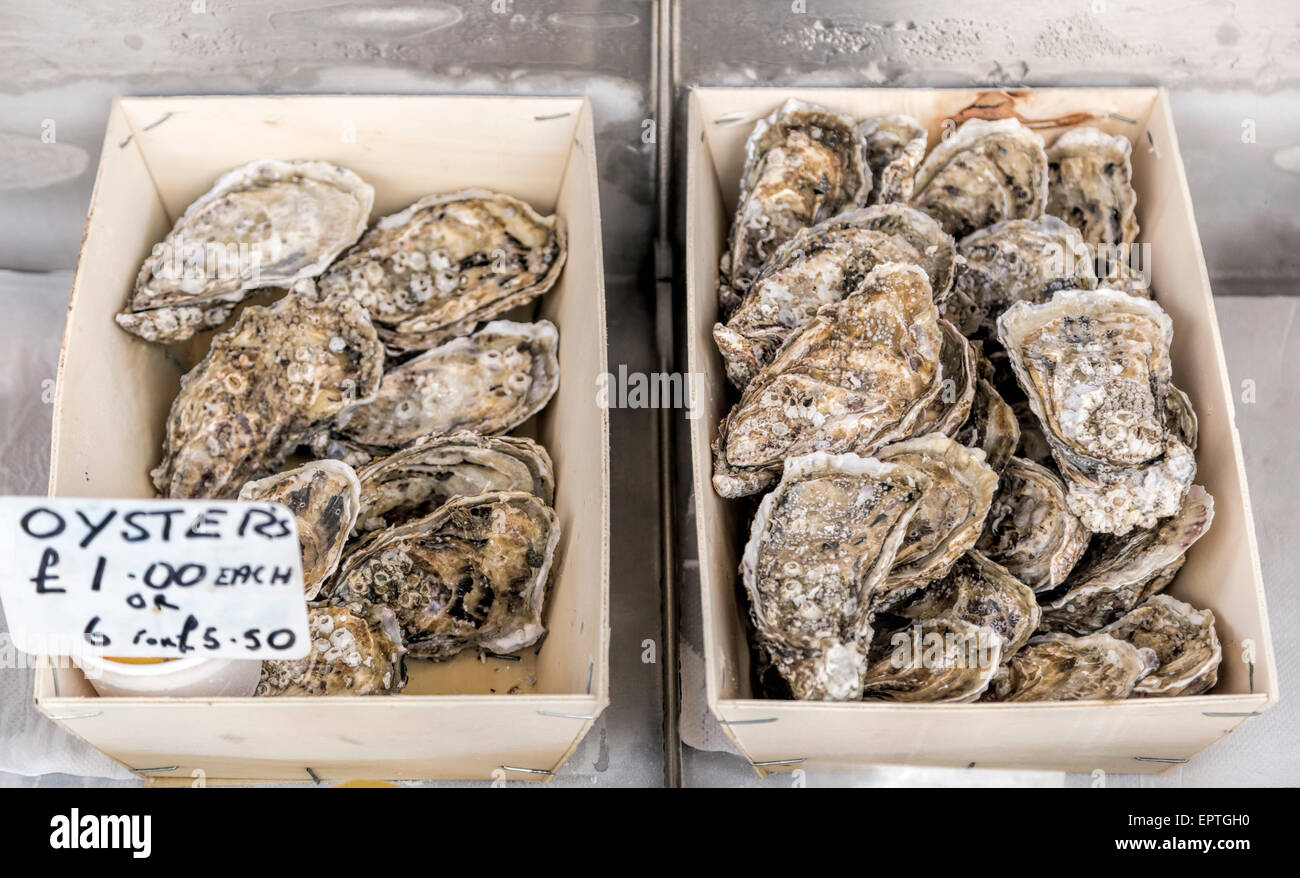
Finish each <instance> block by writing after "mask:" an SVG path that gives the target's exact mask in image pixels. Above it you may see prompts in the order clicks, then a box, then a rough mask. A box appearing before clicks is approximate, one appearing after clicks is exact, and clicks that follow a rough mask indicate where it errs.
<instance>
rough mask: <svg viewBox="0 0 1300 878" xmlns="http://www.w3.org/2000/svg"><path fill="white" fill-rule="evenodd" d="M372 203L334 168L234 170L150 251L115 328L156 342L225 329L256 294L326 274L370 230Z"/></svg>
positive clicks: (268, 165) (370, 195) (292, 165)
mask: <svg viewBox="0 0 1300 878" xmlns="http://www.w3.org/2000/svg"><path fill="white" fill-rule="evenodd" d="M374 200H375V190H374V189H373V188H372V187H371V186H370V185H369V184H368V183H366V182H364V181H363V180H362V179H361V178H360V177H358V176H357V175H356V174H354V173H353V172H352V171H349V170H347V169H346V168H340V167H338V166H337V165H332V164H329V163H328V162H317V161H258V162H252V163H250V164H247V165H244V166H243V167H240V168H235V169H234V170H232V171H228V172H227V173H225V174H223V175H222V176H221V177H220V178H218V180H217V182H216V183H215V184H214V185H213V187H212V188H211V189H209V190H208V191H207V192H206V193H204V194H203V195H202V196H200V197H199V199H198V200H197V201H195V202H194V203H193V204H191V205H190V206H189V207H188V208H186V209H185V213H184V214H182V215H181V217H180V219H178V220H177V221H176V224H175V225H174V226H173V227H172V230H171V231H170V232H169V233H168V234H167V237H166V238H164V239H163V241H162V242H161V243H160V244H158V245H156V246H155V247H154V248H153V252H152V254H151V255H150V256H149V258H148V259H146V260H145V261H144V264H143V265H141V266H140V272H139V274H138V276H137V277H136V281H135V288H134V289H133V291H132V293H131V297H130V299H129V301H128V302H127V304H126V308H125V309H124V310H123V311H122V313H121V314H119V315H117V323H118V325H119V326H121V327H122V328H123V329H125V330H126V331H127V332H130V333H133V334H135V335H138V336H140V337H141V338H143V339H145V340H147V341H156V342H177V341H184V340H185V339H187V338H189V337H190V336H192V335H194V333H196V332H200V331H202V330H204V329H211V328H212V327H214V326H218V325H220V324H222V323H224V322H225V321H226V320H227V319H228V318H229V317H230V314H231V312H232V311H233V310H234V307H235V305H237V304H238V303H239V302H240V301H241V300H242V299H243V298H244V297H245V296H247V295H248V293H249V291H251V290H254V289H260V288H262V287H289V286H292V285H293V283H294V282H295V281H297V280H300V279H302V278H311V277H315V276H316V275H318V274H320V273H321V272H322V271H324V270H325V268H326V266H328V265H329V264H330V263H331V262H332V261H333V260H334V257H335V256H337V255H338V254H339V253H341V252H342V251H343V250H344V248H346V247H348V246H349V245H350V244H352V243H353V242H354V241H356V240H357V238H359V237H360V236H361V233H362V232H364V231H365V228H366V222H367V220H368V219H369V217H370V209H371V207H372V206H373V205H374Z"/></svg>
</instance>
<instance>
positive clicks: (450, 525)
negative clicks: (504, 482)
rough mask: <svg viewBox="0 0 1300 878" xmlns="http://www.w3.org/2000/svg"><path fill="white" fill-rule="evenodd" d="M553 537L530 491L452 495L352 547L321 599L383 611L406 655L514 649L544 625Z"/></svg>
mask: <svg viewBox="0 0 1300 878" xmlns="http://www.w3.org/2000/svg"><path fill="white" fill-rule="evenodd" d="M559 539H560V528H559V524H558V523H557V521H556V518H555V512H554V510H552V509H551V507H550V506H548V505H546V504H545V503H543V502H542V501H541V500H540V499H538V498H537V497H535V496H533V495H532V494H525V493H523V492H522V491H502V492H496V493H490V494H480V495H477V496H473V497H458V498H456V499H454V500H450V501H448V502H447V503H446V504H444V505H443V506H442V507H440V508H439V509H438V510H437V511H436V512H433V513H432V514H430V515H427V516H425V517H424V518H417V519H415V520H413V521H408V522H406V523H405V524H401V525H398V526H396V527H392V528H389V529H388V530H384V531H380V532H378V533H377V534H375V535H374V536H373V537H371V538H370V539H369V540H367V541H366V542H365V543H363V544H361V545H360V546H359V547H358V549H357V550H356V551H355V552H353V553H352V554H350V555H349V556H348V557H347V558H346V559H345V561H344V564H343V569H342V570H341V571H339V574H338V575H337V576H336V577H335V578H334V582H333V586H332V591H331V593H330V594H329V595H328V597H329V598H330V601H331V603H335V604H341V605H344V606H348V607H351V606H353V605H355V604H357V603H358V602H359V603H361V604H366V603H375V604H379V605H381V606H386V607H388V608H390V609H392V611H393V612H394V613H396V614H397V620H398V622H399V623H400V624H401V626H402V633H403V635H404V638H405V642H406V647H407V649H408V650H410V655H411V656H412V657H413V658H428V659H446V658H450V657H452V656H453V655H455V654H456V653H458V652H460V651H461V650H463V649H469V648H478V649H484V650H487V651H489V652H494V653H510V652H514V651H515V650H518V649H522V648H523V647H525V646H530V645H531V644H533V643H536V642H537V639H538V638H540V637H541V636H542V634H543V633H544V632H545V631H546V628H545V626H543V624H542V604H543V602H544V601H545V599H546V587H547V582H548V580H549V578H550V573H551V565H552V562H553V560H554V556H555V547H556V545H557V544H558V542H559Z"/></svg>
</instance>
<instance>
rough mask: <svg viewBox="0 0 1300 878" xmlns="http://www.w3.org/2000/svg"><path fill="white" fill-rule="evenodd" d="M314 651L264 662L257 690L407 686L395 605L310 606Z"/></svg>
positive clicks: (371, 690)
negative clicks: (285, 658) (298, 657)
mask: <svg viewBox="0 0 1300 878" xmlns="http://www.w3.org/2000/svg"><path fill="white" fill-rule="evenodd" d="M307 633H308V635H309V636H310V637H311V653H310V654H309V655H308V656H306V657H305V658H301V659H294V660H292V661H265V662H262V676H261V679H260V680H258V683H257V688H256V689H255V690H254V691H253V694H254V695H389V694H391V693H394V692H398V691H400V690H401V688H402V687H403V686H404V685H406V664H405V660H404V659H405V655H406V650H405V649H404V648H403V647H402V636H401V632H400V631H399V630H398V627H397V619H396V617H395V616H394V615H393V613H392V611H391V610H388V609H387V608H384V607H373V606H360V605H358V606H357V608H356V611H355V612H354V611H352V610H349V609H348V608H346V607H308V608H307Z"/></svg>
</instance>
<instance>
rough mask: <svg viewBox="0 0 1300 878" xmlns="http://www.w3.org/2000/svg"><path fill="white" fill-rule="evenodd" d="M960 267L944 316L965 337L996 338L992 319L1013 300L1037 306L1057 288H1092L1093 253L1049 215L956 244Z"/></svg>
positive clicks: (1008, 223) (990, 229)
mask: <svg viewBox="0 0 1300 878" xmlns="http://www.w3.org/2000/svg"><path fill="white" fill-rule="evenodd" d="M957 251H958V252H959V253H960V254H961V255H962V257H964V259H965V263H964V265H963V268H962V270H961V271H960V272H958V275H957V278H956V281H955V282H954V286H953V294H952V297H951V298H950V299H949V300H948V301H947V302H945V303H944V308H943V313H944V316H945V317H947V318H948V319H949V320H951V321H952V322H953V323H954V324H956V326H957V327H958V328H959V329H960V330H961V331H962V332H963V333H965V334H966V335H968V336H970V337H972V338H979V339H984V340H991V341H996V340H997V330H998V326H997V321H998V317H1000V316H1002V312H1003V311H1005V310H1006V309H1007V308H1009V307H1011V306H1012V305H1013V304H1015V303H1016V302H1032V303H1034V304H1039V303H1042V302H1046V301H1048V300H1050V299H1051V298H1052V295H1053V294H1054V293H1056V291H1057V290H1072V289H1087V290H1090V289H1094V288H1095V287H1096V286H1097V276H1096V273H1095V272H1094V270H1093V256H1092V251H1091V250H1090V249H1089V248H1088V246H1087V245H1086V244H1084V242H1083V238H1081V237H1080V236H1079V233H1078V232H1076V231H1075V230H1074V229H1072V228H1070V227H1069V226H1067V225H1066V224H1065V223H1063V222H1061V221H1060V220H1059V219H1057V218H1056V217H1054V216H1044V217H1042V218H1040V219H1033V220H1006V221H1005V222H1000V223H997V224H996V225H992V226H989V227H988V228H984V229H980V230H979V231H977V232H973V233H972V234H970V235H968V236H966V237H965V238H963V239H962V240H961V242H960V243H959V244H958V245H957Z"/></svg>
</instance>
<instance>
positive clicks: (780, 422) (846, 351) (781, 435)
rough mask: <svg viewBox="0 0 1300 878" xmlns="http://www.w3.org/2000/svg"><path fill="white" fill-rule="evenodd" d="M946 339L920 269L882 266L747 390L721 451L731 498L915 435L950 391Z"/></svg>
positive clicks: (722, 484) (725, 429) (719, 487)
mask: <svg viewBox="0 0 1300 878" xmlns="http://www.w3.org/2000/svg"><path fill="white" fill-rule="evenodd" d="M942 342H943V334H942V332H941V330H940V328H939V315H938V311H937V310H936V308H935V306H934V301H933V298H932V297H931V295H930V282H929V280H928V279H927V277H926V274H925V272H924V271H922V270H921V269H920V268H918V267H916V266H915V265H903V264H899V263H886V264H885V265H881V266H877V267H876V268H875V269H874V270H873V271H872V272H871V274H870V275H868V276H867V279H866V280H865V281H864V282H863V285H862V287H861V288H860V289H859V290H858V291H857V292H854V293H853V294H852V295H850V296H849V297H848V298H846V299H844V301H842V302H840V303H838V304H836V305H828V306H826V307H825V308H823V309H822V310H821V311H819V312H818V314H817V316H816V317H815V318H814V319H813V320H812V321H810V322H809V323H807V324H806V325H805V326H804V327H803V328H802V329H800V330H799V331H798V332H796V333H795V334H794V335H793V336H791V337H790V340H789V341H788V342H786V344H785V346H784V347H782V348H781V350H780V352H779V353H778V354H777V356H776V358H775V359H773V361H772V362H771V363H769V364H768V365H767V366H765V367H764V368H763V369H762V371H760V372H759V373H758V375H756V376H755V377H754V379H753V380H752V381H751V382H750V383H749V385H748V386H747V387H746V388H745V392H744V393H743V394H742V395H741V397H740V401H739V402H738V403H737V404H736V406H735V408H733V409H732V410H731V413H730V414H729V415H727V417H726V419H725V420H723V422H722V424H721V426H720V427H719V431H718V438H717V440H716V442H715V444H714V476H713V486H714V489H715V490H716V491H717V492H718V493H719V494H720V495H722V496H723V497H740V496H743V495H745V494H752V493H754V492H756V491H760V490H762V489H763V488H765V487H767V486H768V485H770V484H772V483H773V482H774V481H776V479H777V477H778V476H779V475H780V472H781V467H782V464H783V462H784V461H785V458H787V457H793V456H796V455H800V454H806V453H809V452H813V451H825V452H828V453H832V454H834V453H839V452H844V451H854V452H857V453H859V454H864V455H865V454H870V453H872V452H873V451H875V450H876V449H877V448H879V447H881V446H882V445H885V444H887V443H889V442H892V441H895V440H897V439H902V438H905V437H907V436H909V435H911V432H910V431H911V427H912V426H913V424H915V423H916V422H917V420H918V419H919V418H920V417H921V415H922V414H923V413H924V412H925V410H926V407H927V406H928V405H929V403H930V401H931V400H932V399H933V398H934V396H935V395H937V394H938V393H939V392H940V391H941V390H942V384H941V378H942V376H941V369H940V365H939V353H940V350H941V347H942Z"/></svg>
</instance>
